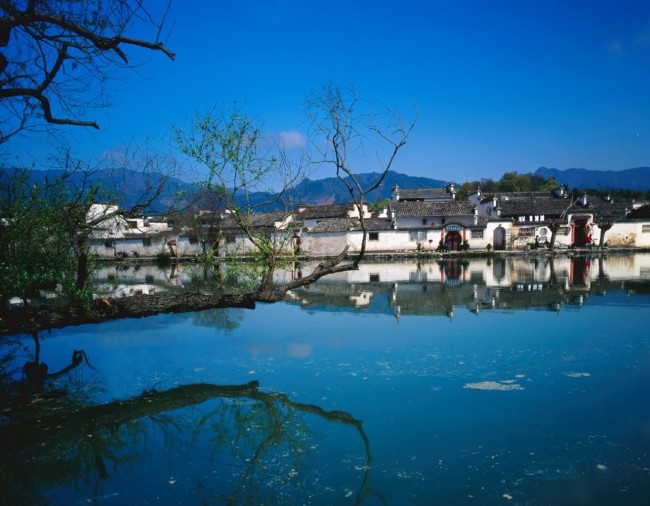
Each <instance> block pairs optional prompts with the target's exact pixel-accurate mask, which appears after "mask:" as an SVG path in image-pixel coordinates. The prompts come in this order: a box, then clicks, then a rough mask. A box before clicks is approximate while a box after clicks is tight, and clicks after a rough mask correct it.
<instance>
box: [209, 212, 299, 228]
mask: <svg viewBox="0 0 650 506" xmlns="http://www.w3.org/2000/svg"><path fill="white" fill-rule="evenodd" d="M291 214H292V213H291V212H289V211H275V212H271V213H251V214H250V215H242V218H243V220H244V221H246V220H248V223H249V224H250V225H251V226H252V227H256V228H274V226H275V223H276V222H281V221H284V220H285V219H286V218H287V217H289V216H290V215H291ZM215 227H216V228H219V229H220V230H224V231H226V230H228V231H231V230H240V227H239V225H238V224H237V222H236V221H235V219H234V218H233V217H232V216H231V215H225V216H224V217H223V218H221V219H220V220H219V221H218V222H217V223H215Z"/></svg>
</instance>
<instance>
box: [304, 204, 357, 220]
mask: <svg viewBox="0 0 650 506" xmlns="http://www.w3.org/2000/svg"><path fill="white" fill-rule="evenodd" d="M351 210H352V204H337V205H331V206H308V207H305V208H303V210H302V211H301V212H300V218H301V219H303V220H308V219H312V220H313V219H318V218H347V216H348V212H349V211H351Z"/></svg>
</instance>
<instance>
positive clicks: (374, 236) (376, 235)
mask: <svg viewBox="0 0 650 506" xmlns="http://www.w3.org/2000/svg"><path fill="white" fill-rule="evenodd" d="M368 240H369V241H378V240H379V232H369V233H368Z"/></svg>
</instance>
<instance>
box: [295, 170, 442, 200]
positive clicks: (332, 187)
mask: <svg viewBox="0 0 650 506" xmlns="http://www.w3.org/2000/svg"><path fill="white" fill-rule="evenodd" d="M379 177H380V174H378V173H376V172H369V173H365V174H355V178H356V180H357V181H358V182H359V184H360V185H361V186H362V187H363V188H368V187H370V186H372V185H373V184H374V183H375V182H376V181H377V180H378V179H379ZM348 181H349V180H348ZM446 184H447V182H446V181H441V180H439V179H430V178H428V177H414V176H408V175H406V174H401V173H399V172H393V171H389V172H388V173H387V174H386V177H385V178H384V180H383V182H382V184H381V186H380V187H379V188H377V189H376V190H373V191H372V192H370V193H369V194H368V195H367V196H366V200H367V201H368V202H376V201H381V200H384V199H386V198H390V197H391V196H392V190H393V188H394V187H395V186H399V187H400V188H439V187H441V186H445V185H446ZM291 196H292V200H293V201H294V202H296V203H300V204H311V205H324V204H345V203H347V202H350V193H349V191H348V189H347V188H346V186H345V185H344V184H342V183H341V181H340V180H339V179H338V178H337V177H327V178H324V179H318V180H315V181H313V180H311V179H305V180H303V181H302V182H300V183H299V184H298V185H296V186H295V187H294V188H293V189H292V190H291Z"/></svg>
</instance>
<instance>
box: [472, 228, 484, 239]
mask: <svg viewBox="0 0 650 506" xmlns="http://www.w3.org/2000/svg"><path fill="white" fill-rule="evenodd" d="M472 239H483V229H473V230H472Z"/></svg>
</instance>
